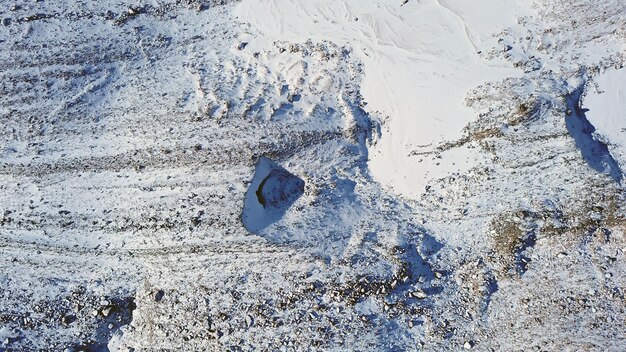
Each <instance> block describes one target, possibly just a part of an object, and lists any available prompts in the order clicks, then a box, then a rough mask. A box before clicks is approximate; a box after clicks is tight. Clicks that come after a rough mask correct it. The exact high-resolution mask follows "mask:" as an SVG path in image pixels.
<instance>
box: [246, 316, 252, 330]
mask: <svg viewBox="0 0 626 352" xmlns="http://www.w3.org/2000/svg"><path fill="white" fill-rule="evenodd" d="M252 324H254V319H253V318H252V316H250V315H246V326H248V327H251V326H252Z"/></svg>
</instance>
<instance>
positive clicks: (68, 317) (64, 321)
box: [61, 314, 76, 325]
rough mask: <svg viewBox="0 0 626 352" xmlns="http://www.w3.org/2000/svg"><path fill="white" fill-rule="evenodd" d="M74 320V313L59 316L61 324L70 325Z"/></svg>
mask: <svg viewBox="0 0 626 352" xmlns="http://www.w3.org/2000/svg"><path fill="white" fill-rule="evenodd" d="M75 321H76V316H75V315H73V314H68V315H64V316H63V317H62V318H61V323H62V324H63V325H70V324H71V323H73V322H75Z"/></svg>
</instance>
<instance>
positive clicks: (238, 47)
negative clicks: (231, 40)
mask: <svg viewBox="0 0 626 352" xmlns="http://www.w3.org/2000/svg"><path fill="white" fill-rule="evenodd" d="M247 46H248V42H243V43H240V44H239V45H237V49H239V50H243V49H245V48H246V47H247Z"/></svg>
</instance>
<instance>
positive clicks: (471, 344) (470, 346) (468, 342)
mask: <svg viewBox="0 0 626 352" xmlns="http://www.w3.org/2000/svg"><path fill="white" fill-rule="evenodd" d="M463 348H465V349H466V350H471V349H472V348H474V342H472V341H467V342H465V344H464V345H463Z"/></svg>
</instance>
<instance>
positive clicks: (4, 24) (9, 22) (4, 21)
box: [2, 17, 11, 27]
mask: <svg viewBox="0 0 626 352" xmlns="http://www.w3.org/2000/svg"><path fill="white" fill-rule="evenodd" d="M10 24H11V19H10V18H8V17H7V18H3V19H2V25H3V26H5V27H6V26H8V25H10Z"/></svg>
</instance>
